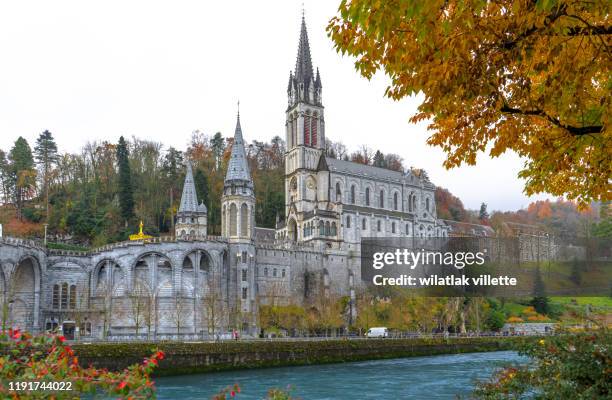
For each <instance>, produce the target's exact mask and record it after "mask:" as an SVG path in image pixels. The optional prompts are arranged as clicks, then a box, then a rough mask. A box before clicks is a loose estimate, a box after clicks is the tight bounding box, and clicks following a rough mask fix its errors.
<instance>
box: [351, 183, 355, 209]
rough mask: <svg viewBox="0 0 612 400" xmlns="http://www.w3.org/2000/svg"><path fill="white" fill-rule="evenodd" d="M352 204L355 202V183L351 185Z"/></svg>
mask: <svg viewBox="0 0 612 400" xmlns="http://www.w3.org/2000/svg"><path fill="white" fill-rule="evenodd" d="M351 204H355V185H352V186H351Z"/></svg>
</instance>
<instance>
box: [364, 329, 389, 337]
mask: <svg viewBox="0 0 612 400" xmlns="http://www.w3.org/2000/svg"><path fill="white" fill-rule="evenodd" d="M366 337H378V338H386V337H389V329H387V328H385V327H378V328H370V329H368V331H367V332H366Z"/></svg>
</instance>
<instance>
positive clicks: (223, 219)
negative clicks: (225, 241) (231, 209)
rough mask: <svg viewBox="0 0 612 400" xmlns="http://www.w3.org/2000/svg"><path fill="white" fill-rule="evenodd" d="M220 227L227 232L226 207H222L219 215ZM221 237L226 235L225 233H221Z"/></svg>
mask: <svg viewBox="0 0 612 400" xmlns="http://www.w3.org/2000/svg"><path fill="white" fill-rule="evenodd" d="M221 218H222V221H221V225H222V226H223V229H224V230H227V206H225V205H224V206H223V213H222V214H221ZM223 235H227V232H223Z"/></svg>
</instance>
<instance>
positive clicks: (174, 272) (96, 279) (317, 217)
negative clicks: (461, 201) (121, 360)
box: [0, 21, 448, 338]
mask: <svg viewBox="0 0 612 400" xmlns="http://www.w3.org/2000/svg"><path fill="white" fill-rule="evenodd" d="M323 111H324V110H323V103H322V84H321V77H320V74H319V71H318V70H317V71H316V73H315V72H314V71H313V67H312V62H311V59H310V49H309V45H308V36H307V33H306V25H305V22H304V21H302V27H301V34H300V43H299V51H298V59H297V62H296V69H295V72H294V73H293V72H292V73H291V74H290V80H289V87H288V108H287V112H286V129H287V153H286V155H285V165H286V177H285V187H286V193H285V195H286V214H285V215H286V216H287V217H286V219H285V221H286V222H284V221H283V222H281V221H279V223H278V226H277V227H276V230H270V229H264V228H256V227H255V218H254V215H255V212H254V211H255V195H254V193H255V192H254V186H253V181H252V178H251V174H250V170H249V166H248V163H247V160H246V153H245V149H244V141H243V137H242V128H241V125H240V116H239V115H238V118H237V123H236V131H235V135H234V145H233V148H232V153H231V157H230V161H229V164H228V170H227V174H226V179H225V185H224V190H223V196H222V199H221V208H222V229H221V231H222V235H221V236H220V237H212V236H207V210H206V207H205V206H204V204H198V200H197V195H196V191H195V186H194V182H193V175H192V171H191V166H190V165H187V174H186V179H185V185H184V188H183V195H182V199H181V205H180V208H179V211H178V213H177V219H176V225H175V227H176V229H175V232H174V236H172V237H162V238H153V239H145V240H138V241H132V242H123V243H116V244H112V245H108V246H104V247H101V248H98V249H95V250H92V251H90V252H66V251H57V250H50V249H46V248H44V247H43V246H41V245H40V244H38V243H36V242H32V241H26V240H20V239H13V238H0V265H1V269H0V289H1V290H2V305H3V306H2V320H3V321H4V323H5V324H6V325H9V326H19V327H21V328H24V329H27V330H32V331H42V330H51V329H60V330H62V331H63V332H64V334H65V335H66V336H68V337H74V336H79V337H82V338H87V337H92V338H101V337H116V336H121V335H132V336H133V335H138V336H144V335H147V336H150V335H154V336H156V337H158V338H159V337H165V336H172V335H177V334H178V335H187V336H194V337H195V336H201V335H207V334H211V333H212V332H213V331H214V332H219V331H225V330H227V329H230V327H238V328H240V329H241V330H242V331H243V332H248V333H251V334H255V333H257V330H258V326H257V319H256V316H257V309H258V305H259V304H265V303H271V302H274V303H287V302H292V303H296V304H310V305H312V304H316V301H317V300H320V299H329V298H332V297H336V296H347V297H348V298H350V299H351V300H352V301H351V302H350V304H355V301H354V300H355V291H356V289H357V288H358V287H359V286H360V245H359V243H360V239H361V238H362V237H371V236H375V237H389V236H396V237H399V236H418V237H434V236H447V234H448V229H447V226H446V225H445V224H444V223H443V222H442V221H440V220H438V219H437V218H436V207H435V198H434V192H435V185H433V184H432V183H431V182H430V181H429V179H428V178H427V175H426V173H425V172H424V171H409V172H407V173H401V172H396V171H390V170H386V169H382V168H376V167H371V166H365V165H361V164H356V163H351V162H348V161H341V160H336V159H333V158H329V157H325V153H324V152H325V120H324V112H323ZM346 317H347V319H348V320H350V319H352V318H354V317H355V309H354V307H352V306H351V307H349V310H348V315H347V316H346Z"/></svg>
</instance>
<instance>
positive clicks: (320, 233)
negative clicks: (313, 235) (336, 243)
mask: <svg viewBox="0 0 612 400" xmlns="http://www.w3.org/2000/svg"><path fill="white" fill-rule="evenodd" d="M323 235H325V224H324V223H323V221H319V236H323Z"/></svg>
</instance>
